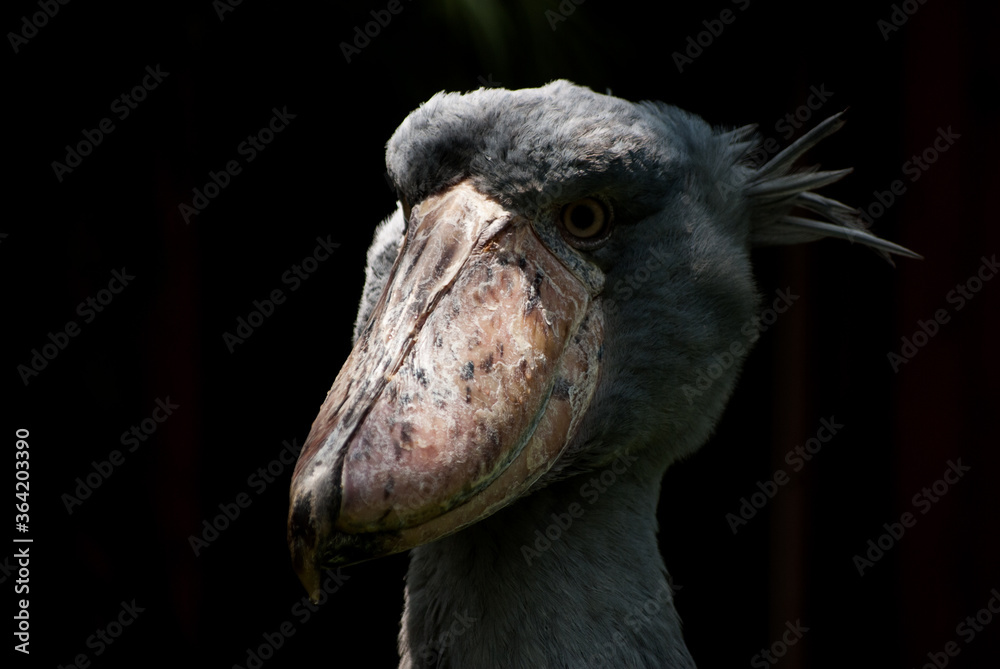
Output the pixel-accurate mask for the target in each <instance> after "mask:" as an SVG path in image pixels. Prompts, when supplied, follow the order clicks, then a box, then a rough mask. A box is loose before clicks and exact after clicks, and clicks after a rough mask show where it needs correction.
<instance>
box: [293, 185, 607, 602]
mask: <svg viewBox="0 0 1000 669" xmlns="http://www.w3.org/2000/svg"><path fill="white" fill-rule="evenodd" d="M592 292H593V289H592V288H588V287H587V285H586V283H585V282H584V281H581V279H580V278H579V277H578V276H576V275H575V274H574V273H573V272H572V271H570V270H569V269H567V267H566V265H565V264H564V263H563V262H561V261H560V260H559V259H558V257H557V255H556V254H554V253H553V252H552V251H551V250H550V249H549V248H548V247H547V246H546V245H545V244H543V243H542V242H541V241H540V239H539V237H538V235H537V233H536V232H535V230H534V229H533V227H532V225H531V222H530V221H529V220H527V219H526V218H524V217H522V216H520V215H518V214H516V213H512V212H510V211H508V210H506V209H504V208H503V207H502V206H500V204H498V203H497V202H496V201H494V200H492V199H490V198H488V197H486V196H484V195H482V194H480V193H479V192H477V191H476V190H475V189H474V188H473V187H472V186H471V185H470V184H469V182H467V181H466V182H461V183H459V184H457V185H456V186H453V187H451V188H449V189H448V190H446V191H443V192H441V193H438V194H437V195H434V196H432V197H429V198H427V199H426V200H424V201H423V202H421V203H419V204H417V205H416V206H414V208H413V211H412V214H411V216H410V219H409V228H408V231H407V234H406V238H405V240H404V242H403V245H402V250H401V251H400V253H399V256H398V257H397V259H396V262H395V265H394V266H393V269H392V272H391V275H390V277H389V279H388V281H387V282H386V286H385V289H384V291H383V293H382V296H381V298H380V300H379V303H378V305H377V306H376V308H375V311H374V313H373V315H372V317H371V319H370V320H369V322H368V324H367V325H366V327H365V329H364V331H363V332H362V333H361V336H360V337H359V338H358V341H357V343H356V345H355V347H354V350H353V351H352V352H351V355H350V356H349V357H348V359H347V362H346V363H345V364H344V366H343V368H342V369H341V370H340V373H339V374H338V375H337V378H336V380H335V381H334V383H333V387H332V388H331V390H330V392H329V393H328V395H327V397H326V401H325V402H324V403H323V405H322V407H321V408H320V411H319V415H318V416H317V417H316V420H315V421H314V422H313V425H312V430H311V432H310V434H309V437H308V439H307V441H306V444H305V447H304V448H303V450H302V453H301V454H300V457H299V461H298V464H297V466H296V468H295V474H294V477H293V479H292V487H291V499H290V509H289V519H288V542H289V547H290V549H291V553H292V561H293V564H294V566H295V569H296V571H297V572H298V574H299V577H300V578H301V580H302V582H303V584H304V585H305V587H306V589H307V590H308V591H309V593H310V595H311V596H313V597H315V596H317V595H318V593H319V587H320V576H321V573H322V570H323V569H325V568H328V567H332V566H336V565H344V564H350V563H353V562H359V561H361V560H367V559H370V558H375V557H380V556H383V555H388V554H390V553H395V552H398V551H402V550H406V549H409V548H412V547H414V546H419V545H421V544H424V543H427V542H430V541H433V540H435V539H438V538H440V537H442V536H445V535H447V534H450V533H452V532H455V531H457V530H460V529H461V528H463V527H465V526H467V525H469V524H472V523H474V522H476V521H477V520H479V519H481V518H483V517H485V516H487V515H489V514H491V513H493V512H494V511H496V510H498V509H500V508H501V507H503V506H505V505H507V504H509V503H510V502H511V501H513V500H514V499H516V498H518V497H519V496H521V495H522V494H524V493H525V492H526V491H527V490H528V488H529V487H530V486H531V485H532V483H534V482H535V481H536V480H537V479H538V478H539V477H540V476H541V475H542V474H544V473H545V472H546V471H548V470H549V469H550V467H551V466H552V464H553V463H554V462H555V461H556V460H557V459H558V457H559V455H560V453H561V452H562V451H563V449H564V447H565V446H566V444H567V443H568V442H569V440H570V439H571V438H572V436H573V435H574V434H575V431H576V428H577V426H578V424H579V422H580V420H581V418H582V417H583V414H584V413H585V411H586V408H587V406H588V405H589V403H590V400H591V398H592V396H593V392H594V388H595V386H596V383H597V377H598V373H599V356H600V348H601V341H602V337H603V325H602V319H601V313H600V309H599V308H594V307H595V296H594V295H593V294H592Z"/></svg>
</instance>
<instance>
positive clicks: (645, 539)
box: [399, 455, 694, 669]
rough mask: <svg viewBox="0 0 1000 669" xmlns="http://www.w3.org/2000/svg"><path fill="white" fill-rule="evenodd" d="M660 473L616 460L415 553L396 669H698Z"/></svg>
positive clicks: (628, 460)
mask: <svg viewBox="0 0 1000 669" xmlns="http://www.w3.org/2000/svg"><path fill="white" fill-rule="evenodd" d="M651 469H652V470H654V471H651ZM655 470H658V471H655ZM662 474H663V469H662V468H658V467H655V466H654V467H644V466H643V462H642V460H640V459H638V458H635V457H634V456H627V455H623V456H620V457H619V458H618V459H617V460H615V461H614V462H612V463H611V464H610V465H608V466H606V467H604V468H603V469H600V470H597V471H595V472H592V473H588V474H583V475H580V476H576V477H573V478H569V479H566V480H563V481H560V482H557V483H554V484H551V485H549V486H548V487H546V488H543V489H542V490H539V491H537V492H535V493H533V494H531V495H529V496H527V497H525V498H523V499H521V500H520V501H518V502H516V503H515V504H512V505H511V506H509V507H507V508H505V509H503V510H501V511H499V512H497V513H496V514H494V515H493V516H491V517H490V518H488V519H486V520H484V521H482V522H480V523H478V524H476V525H473V526H471V527H469V528H467V529H465V530H463V531H461V532H459V533H457V534H454V535H452V536H450V537H446V538H444V539H442V540H440V541H437V542H434V543H432V544H428V545H426V546H421V547H419V548H416V549H414V550H413V551H412V552H411V557H410V568H409V573H408V575H407V585H406V607H405V610H404V613H403V620H402V629H401V631H400V639H399V641H400V653H401V655H402V661H401V664H400V669H423V668H425V667H437V668H440V669H444V668H447V667H505V668H508V667H509V668H512V669H516V668H520V667H525V668H528V667H531V668H532V669H534V668H538V667H565V666H572V667H639V668H642V667H657V668H659V669H662V668H663V667H684V668H687V667H694V662H693V661H692V660H691V656H690V655H689V654H688V651H687V648H686V646H685V645H684V641H683V637H682V635H681V626H680V619H679V617H678V615H677V612H676V610H675V609H674V604H673V596H672V592H671V588H670V586H669V585H668V582H667V572H666V567H665V566H664V564H663V559H662V558H661V557H660V553H659V549H658V546H657V540H656V530H657V525H656V503H657V498H658V496H659V487H660V479H661V477H662Z"/></svg>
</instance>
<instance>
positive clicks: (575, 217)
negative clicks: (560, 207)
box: [569, 204, 594, 230]
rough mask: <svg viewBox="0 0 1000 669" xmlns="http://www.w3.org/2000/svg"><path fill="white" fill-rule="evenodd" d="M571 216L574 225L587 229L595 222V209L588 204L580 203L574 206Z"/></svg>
mask: <svg viewBox="0 0 1000 669" xmlns="http://www.w3.org/2000/svg"><path fill="white" fill-rule="evenodd" d="M569 218H570V220H571V221H572V222H573V226H574V227H576V228H578V229H580V230H586V229H588V228H589V227H590V226H591V225H593V224H594V211H593V210H592V209H591V208H590V207H588V206H586V205H582V204H578V205H577V206H575V207H573V211H571V212H570V214H569Z"/></svg>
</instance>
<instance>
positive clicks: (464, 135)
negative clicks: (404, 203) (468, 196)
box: [386, 80, 675, 202]
mask: <svg viewBox="0 0 1000 669" xmlns="http://www.w3.org/2000/svg"><path fill="white" fill-rule="evenodd" d="M663 130H664V128H663V126H662V124H661V122H660V121H659V120H658V119H657V117H656V114H655V113H653V110H651V109H649V108H647V107H644V106H640V105H636V104H633V103H631V102H627V101H625V100H621V99H618V98H614V97H611V96H608V95H601V94H599V93H595V92H593V91H591V90H590V89H588V88H584V87H581V86H576V85H574V84H571V83H569V82H567V81H562V80H560V81H555V82H552V83H550V84H548V85H547V86H543V87H541V88H528V89H522V90H517V91H509V90H505V89H480V90H478V91H473V92H471V93H466V94H458V93H438V94H437V95H435V96H434V97H432V98H431V99H430V100H428V101H427V102H426V103H424V104H423V105H421V107H420V108H419V109H417V110H416V111H414V112H413V113H412V114H410V115H409V116H408V117H407V118H406V120H405V121H403V123H402V125H400V127H399V128H398V129H397V130H396V132H395V134H393V136H392V138H391V139H390V140H389V143H388V146H387V151H386V164H387V168H388V170H389V174H390V176H391V177H392V178H393V180H394V181H395V183H396V185H397V186H398V187H399V188H400V190H401V191H402V192H403V193H404V194H405V195H406V196H407V197H408V198H410V200H411V201H415V200H419V199H421V198H423V197H425V196H427V195H429V194H431V193H432V192H434V191H436V190H438V189H441V188H444V187H446V186H448V185H450V184H453V183H455V182H457V181H459V180H461V179H462V178H465V177H467V176H471V177H472V178H473V179H474V180H476V181H477V182H478V183H477V185H478V186H479V187H481V188H482V189H483V190H484V191H486V192H490V193H492V194H495V195H496V196H497V197H498V198H499V199H501V200H502V201H508V202H509V201H511V200H516V199H517V195H518V194H519V193H524V192H536V193H537V192H538V191H539V190H541V189H542V188H543V186H544V184H543V182H544V183H547V184H552V183H561V182H562V183H569V182H572V183H574V184H576V185H578V186H579V187H580V188H583V189H587V188H594V187H596V186H598V185H599V186H602V187H607V186H608V185H609V183H611V182H613V181H619V180H620V181H623V182H624V181H629V182H631V183H632V185H634V186H638V185H639V184H638V183H637V182H638V181H641V179H642V173H644V172H651V171H657V170H659V169H661V166H662V165H663V164H665V163H666V162H667V159H669V158H670V157H671V156H670V154H671V152H672V151H674V150H675V147H673V146H672V145H671V143H670V142H668V141H664V140H665V138H664V137H663ZM616 176H620V177H621V179H615V177H616Z"/></svg>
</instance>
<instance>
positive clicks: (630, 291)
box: [355, 81, 916, 669]
mask: <svg viewBox="0 0 1000 669" xmlns="http://www.w3.org/2000/svg"><path fill="white" fill-rule="evenodd" d="M842 123H843V122H842V120H841V119H840V117H839V115H837V116H833V117H831V118H830V119H827V120H826V121H824V122H823V123H820V124H819V125H818V126H816V128H814V129H813V130H811V131H810V132H808V133H806V134H805V135H804V136H803V137H802V138H801V139H799V140H798V141H797V142H795V143H794V144H792V145H791V146H789V147H788V148H786V149H785V150H784V151H782V152H781V153H779V154H777V155H775V156H774V157H773V158H771V159H770V161H768V162H767V163H765V164H763V165H758V166H755V165H753V164H751V163H750V162H749V158H750V156H751V155H752V154H753V153H754V151H755V149H757V147H758V146H759V140H758V136H757V134H756V132H755V130H754V129H753V128H752V127H744V128H738V129H736V130H728V131H720V130H716V129H713V128H712V127H710V126H709V125H708V124H706V123H705V122H704V121H703V120H701V119H700V118H698V117H697V116H694V115H692V114H689V113H687V112H685V111H682V110H680V109H677V108H675V107H671V106H668V105H665V104H662V103H651V102H643V103H638V104H633V103H630V102H627V101H624V100H621V99H617V98H614V97H610V96H606V95H600V94H597V93H594V92H592V91H590V90H588V89H586V88H582V87H579V86H575V85H573V84H571V83H569V82H566V81H556V82H553V83H551V84H549V85H547V86H544V87H542V88H537V89H526V90H519V91H508V90H500V89H492V90H479V91H475V92H472V93H468V94H465V95H459V94H445V93H442V94H438V95H435V96H434V97H433V98H431V99H430V100H429V101H428V102H426V103H425V104H424V105H422V106H421V107H420V108H419V109H418V110H416V111H414V112H413V113H412V114H411V115H410V116H409V117H408V118H407V119H406V120H405V121H404V122H403V124H402V125H401V126H400V127H399V129H398V130H397V131H396V133H395V134H394V135H393V137H392V139H391V140H390V141H389V143H388V148H387V155H386V162H387V166H388V171H389V174H390V177H391V178H392V180H393V181H394V183H395V184H396V186H397V188H398V190H399V194H400V198H401V200H403V201H406V202H409V203H417V202H420V201H421V200H423V199H424V198H426V197H428V196H430V195H433V194H434V193H437V192H439V191H441V190H443V189H445V188H447V187H449V186H452V185H454V184H457V183H459V182H460V181H463V180H465V179H471V182H472V184H473V185H474V186H475V188H476V189H477V190H479V191H480V192H482V193H484V194H487V195H489V196H491V197H492V198H495V199H496V200H497V201H499V202H500V203H501V204H502V205H503V206H504V207H506V208H507V209H509V210H511V211H515V212H519V213H521V214H523V215H525V216H526V217H528V218H529V219H532V220H544V219H546V217H548V218H549V219H551V218H552V217H553V216H555V215H556V212H558V211H559V210H560V208H561V207H563V206H564V205H566V203H569V202H572V201H575V200H578V199H580V198H585V197H591V196H595V197H600V198H602V199H603V200H605V201H607V202H608V203H610V206H611V208H612V209H613V212H614V217H615V228H614V230H613V233H612V234H611V237H610V239H609V240H608V241H607V243H606V244H604V245H603V246H601V247H600V248H597V249H594V250H591V251H586V252H582V253H581V254H580V255H581V256H583V257H584V258H585V259H586V262H587V263H591V264H592V265H593V266H594V267H596V268H599V270H600V271H601V272H603V274H604V277H605V283H604V293H603V295H602V296H601V299H602V300H603V305H604V319H605V332H606V335H605V337H604V342H603V351H602V356H603V359H602V364H601V376H600V380H599V382H598V385H597V388H596V391H595V394H594V397H593V400H592V402H591V403H590V406H589V408H588V409H587V413H586V416H585V418H584V419H583V422H582V424H581V425H580V427H579V430H578V431H577V433H576V435H575V437H574V438H573V439H572V440H571V441H570V443H569V444H568V445H567V446H566V448H565V449H564V450H563V452H562V454H561V455H560V457H559V459H558V461H556V462H555V463H554V465H553V466H552V467H551V469H550V470H549V471H548V472H547V473H546V474H544V475H543V476H542V477H541V478H540V479H539V480H538V481H536V483H535V484H534V485H533V487H532V488H531V491H530V492H529V494H527V495H525V496H523V497H521V498H520V499H518V500H517V501H515V502H513V503H511V504H510V505H509V506H507V507H506V508H504V509H502V510H500V511H499V512H497V513H495V514H493V515H491V516H489V517H488V518H485V519H484V520H482V521H480V522H479V523H477V524H475V525H473V526H471V527H468V528H466V529H464V530H462V531H460V532H458V533H456V534H452V535H450V536H447V537H445V538H443V539H440V540H438V541H436V542H433V543H430V544H427V545H424V546H420V547H418V548H415V549H413V550H412V552H411V564H410V570H409V574H408V576H407V582H406V606H405V612H404V615H403V621H402V629H401V631H400V636H399V649H400V653H401V656H402V661H401V665H400V666H401V667H405V668H408V669H410V668H412V669H416V668H418V667H420V668H423V667H439V668H453V669H458V668H462V669H468V668H487V667H497V668H501V667H502V668H504V669H513V668H521V667H523V668H531V669H537V668H539V667H573V668H578V667H604V666H606V667H658V668H660V667H693V666H694V662H693V660H692V658H691V656H690V655H689V654H688V651H687V649H686V647H685V645H684V641H683V638H682V634H681V624H680V619H679V617H678V615H677V612H676V610H675V608H674V606H673V601H672V597H671V595H670V590H669V586H668V580H667V572H666V568H665V566H664V562H663V560H662V558H661V556H660V553H659V550H658V546H657V537H656V534H657V524H656V515H655V512H656V503H657V498H658V495H659V487H660V480H661V478H662V475H663V473H664V471H665V470H666V468H667V467H668V466H669V465H670V464H671V463H673V462H675V461H676V460H678V459H680V458H683V457H685V456H687V455H690V454H691V453H693V452H694V451H695V450H696V449H697V448H698V447H699V446H700V445H701V444H703V443H704V442H705V440H706V439H707V438H708V437H709V435H710V433H711V431H712V429H713V427H714V426H715V424H716V422H717V420H718V419H719V416H720V414H721V413H722V410H723V408H724V406H725V403H726V401H727V399H728V398H729V396H730V393H731V392H732V389H733V386H734V384H735V382H736V378H737V375H738V374H739V370H740V367H741V365H742V361H743V359H744V357H745V355H746V353H747V351H748V350H749V348H750V346H751V345H752V343H753V340H752V339H748V335H747V334H746V329H745V325H746V324H747V323H749V322H752V321H753V319H754V317H755V315H756V314H757V313H758V310H759V306H758V301H759V295H758V291H757V288H756V286H755V283H754V279H753V273H752V268H751V263H750V250H751V248H752V247H754V246H763V245H771V244H789V243H798V242H803V241H810V240H813V239H819V238H822V237H838V238H841V239H847V240H850V241H855V242H860V243H862V244H865V245H867V246H870V247H872V248H874V249H876V250H877V251H879V252H881V253H884V254H888V253H894V254H900V255H906V256H911V257H913V256H915V255H916V254H913V253H912V252H910V251H907V250H906V249H904V248H902V247H900V246H897V245H895V244H892V243H891V242H887V241H884V240H881V239H879V238H877V237H875V236H873V235H871V234H870V233H868V232H867V231H865V230H864V228H863V226H861V225H860V223H859V222H858V219H857V217H856V215H855V211H854V210H853V209H851V208H850V207H848V206H846V205H844V204H842V203H840V202H837V201H835V200H831V199H828V198H825V197H822V196H820V195H817V194H815V193H813V192H811V190H812V189H814V188H820V187H822V186H825V185H827V184H829V183H832V182H834V181H836V180H838V179H840V178H841V177H843V176H844V175H845V174H847V173H848V172H849V171H850V170H838V171H808V170H807V171H801V172H795V171H793V165H794V163H795V162H796V161H797V160H798V159H799V158H800V157H801V156H802V154H803V153H804V152H805V151H806V150H808V149H809V148H810V147H811V146H813V145H814V144H815V143H816V142H818V141H819V140H821V139H822V138H823V137H826V136H827V135H829V134H830V133H832V132H834V131H835V130H837V129H838V128H839V127H840V126H841V125H842ZM810 213H811V214H816V215H818V216H820V217H822V218H824V219H826V221H822V220H814V219H811V218H808V216H809V214H810ZM404 226H405V221H404V217H403V214H402V211H401V210H397V212H396V213H395V214H393V216H391V217H390V218H388V219H387V220H386V221H384V222H383V223H382V224H381V225H380V226H379V227H378V229H377V230H376V233H375V240H374V243H373V245H372V247H371V248H370V250H369V252H368V264H367V280H366V283H365V288H364V294H363V298H362V301H361V308H360V310H359V313H358V317H357V324H356V326H355V339H357V338H358V336H359V334H360V333H361V331H362V329H363V326H364V325H365V323H366V322H368V319H369V316H370V315H371V314H372V312H373V310H374V309H375V305H376V303H377V301H378V299H379V296H380V294H381V293H382V291H383V287H384V285H385V283H386V281H387V278H388V277H389V276H390V273H391V270H392V265H393V262H394V260H395V258H396V256H397V254H398V252H399V248H400V243H401V239H402V237H403V234H404ZM845 252H850V250H849V249H845ZM734 343H738V344H740V347H738V348H734ZM724 352H728V353H729V354H730V355H733V358H734V360H733V363H734V364H731V365H729V366H728V367H725V368H724V369H722V373H721V376H718V378H715V379H714V380H713V381H712V382H711V383H710V384H708V386H707V387H705V384H704V382H703V381H702V383H701V385H699V378H702V379H703V378H704V375H705V372H706V370H709V369H710V368H712V369H718V368H719V365H718V364H717V360H718V358H717V356H718V355H720V354H722V353H724ZM734 353H735V354H734ZM608 472H610V474H608ZM602 475H603V476H604V482H605V483H606V482H607V480H609V479H611V478H613V479H614V481H613V483H612V484H611V485H604V484H601V476H602ZM594 479H596V480H597V481H598V484H600V485H593V484H592V481H593V480H594ZM602 488H603V489H604V490H603V491H601V489H602ZM574 504H576V505H578V506H576V507H573V506H572V505H574ZM571 508H572V509H573V510H580V509H582V513H581V514H580V515H579V516H578V517H573V516H572V514H570V509H571ZM567 517H570V518H571V520H572V522H571V524H569V526H568V527H562V525H565V524H566V522H565V520H566V518H567ZM554 523H555V524H557V525H559V526H560V530H559V534H560V536H559V538H558V540H556V541H550V542H549V543H550V546H548V547H547V549H546V550H543V551H536V550H535V549H536V548H537V547H538V546H539V545H541V546H545V543H544V541H543V542H539V539H538V537H539V536H540V535H543V534H544V533H545V532H546V529H547V528H549V527H551V526H552V525H553V524H554ZM560 523H561V525H560ZM525 547H527V548H528V550H527V551H526V550H525ZM533 551H535V552H534V553H533Z"/></svg>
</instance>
